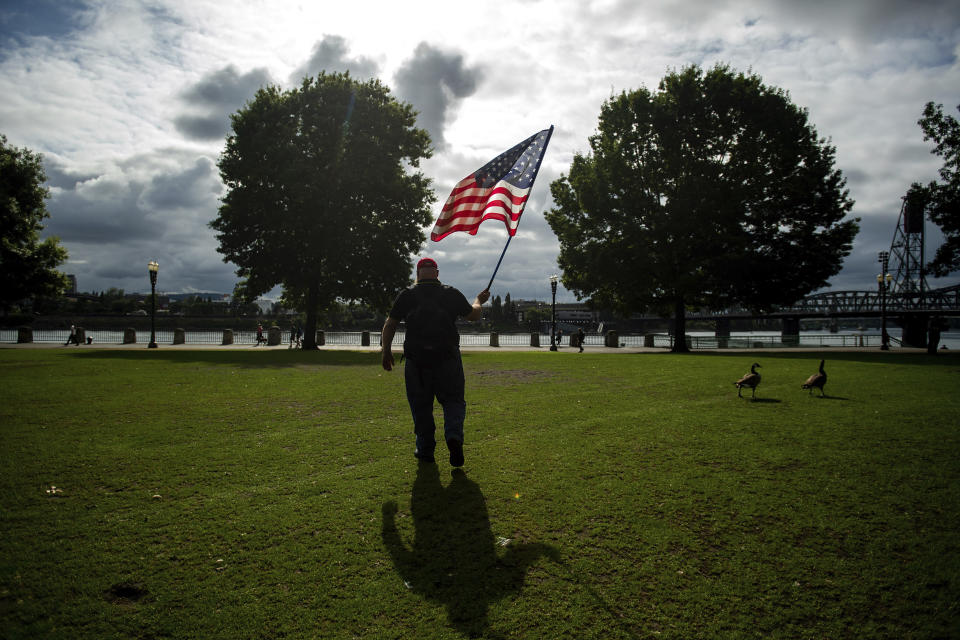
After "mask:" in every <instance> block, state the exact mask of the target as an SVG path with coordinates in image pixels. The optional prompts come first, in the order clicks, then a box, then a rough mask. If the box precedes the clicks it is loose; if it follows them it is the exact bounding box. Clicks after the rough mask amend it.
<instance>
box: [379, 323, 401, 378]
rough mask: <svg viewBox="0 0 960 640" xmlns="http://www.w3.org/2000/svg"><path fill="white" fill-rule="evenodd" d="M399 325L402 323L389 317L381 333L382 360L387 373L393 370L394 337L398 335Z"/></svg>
mask: <svg viewBox="0 0 960 640" xmlns="http://www.w3.org/2000/svg"><path fill="white" fill-rule="evenodd" d="M398 324H400V323H399V322H398V321H397V319H396V318H390V317H388V318H387V321H386V322H384V323H383V330H382V331H381V332H380V350H381V357H380V359H381V363H382V364H383V368H384V370H385V371H391V370H393V336H395V335H396V333H397V325H398Z"/></svg>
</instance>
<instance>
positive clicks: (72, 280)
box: [66, 273, 77, 295]
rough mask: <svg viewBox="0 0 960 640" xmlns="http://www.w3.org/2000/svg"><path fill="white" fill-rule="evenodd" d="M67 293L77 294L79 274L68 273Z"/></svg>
mask: <svg viewBox="0 0 960 640" xmlns="http://www.w3.org/2000/svg"><path fill="white" fill-rule="evenodd" d="M66 294H67V295H77V276H75V275H74V274H72V273H68V274H67V291H66Z"/></svg>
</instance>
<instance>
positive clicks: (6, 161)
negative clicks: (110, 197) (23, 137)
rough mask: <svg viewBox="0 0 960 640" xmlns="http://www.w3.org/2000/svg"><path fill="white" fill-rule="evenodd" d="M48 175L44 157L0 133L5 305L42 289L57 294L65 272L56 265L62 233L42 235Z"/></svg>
mask: <svg viewBox="0 0 960 640" xmlns="http://www.w3.org/2000/svg"><path fill="white" fill-rule="evenodd" d="M46 180H47V176H46V173H45V172H44V170H43V162H42V158H41V156H40V155H39V154H36V153H33V152H32V151H30V150H29V149H18V148H16V147H9V146H7V138H6V136H3V135H0V306H2V307H3V308H7V307H9V306H10V305H11V304H13V303H15V302H18V301H20V300H23V299H25V298H29V297H32V296H37V295H58V294H60V293H61V292H62V291H63V290H64V288H65V287H66V277H65V276H64V275H63V274H62V273H60V272H59V271H56V270H55V269H56V267H58V266H59V265H60V264H62V263H63V262H65V261H66V259H67V250H66V249H64V248H63V247H62V246H61V245H60V241H59V240H58V239H57V238H46V239H44V240H42V241H41V240H40V232H41V231H42V230H43V219H44V218H47V217H49V216H50V214H49V213H48V212H47V207H46V204H45V202H44V201H45V200H46V198H47V196H48V192H47V189H46V187H44V186H43V183H44V182H46Z"/></svg>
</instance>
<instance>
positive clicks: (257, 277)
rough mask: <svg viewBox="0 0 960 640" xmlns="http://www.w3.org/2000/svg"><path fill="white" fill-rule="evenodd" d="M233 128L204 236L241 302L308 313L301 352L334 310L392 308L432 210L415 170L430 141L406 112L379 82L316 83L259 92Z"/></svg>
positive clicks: (337, 77) (335, 78)
mask: <svg viewBox="0 0 960 640" xmlns="http://www.w3.org/2000/svg"><path fill="white" fill-rule="evenodd" d="M231 119H232V126H233V133H232V134H231V135H230V136H229V137H228V139H227V145H226V149H225V151H224V152H223V154H222V155H221V157H220V160H219V167H220V175H221V177H222V179H223V181H224V183H225V184H226V186H227V189H228V192H227V194H226V195H225V196H224V198H223V200H222V203H221V206H220V210H219V213H218V216H217V218H216V219H215V220H213V222H211V227H213V229H215V230H216V231H217V232H218V233H217V238H218V240H219V241H220V247H219V249H218V251H219V252H220V253H222V254H223V256H224V261H226V262H232V263H233V264H235V265H237V267H238V269H237V275H239V276H240V277H241V278H242V281H241V287H240V291H241V292H242V293H243V294H244V296H245V297H246V298H247V299H252V298H253V297H255V296H257V295H262V294H263V293H266V292H267V291H269V290H270V289H272V288H273V287H275V286H276V285H278V284H280V285H282V286H283V304H284V306H286V307H289V308H294V309H298V310H301V311H305V312H306V323H305V325H306V326H305V334H306V335H305V338H306V339H305V341H304V348H313V347H314V346H315V336H316V326H317V317H318V313H319V312H320V311H322V310H324V309H327V308H329V307H330V306H331V305H332V304H333V303H334V302H335V301H337V300H344V301H363V302H366V303H369V304H371V305H372V306H374V307H376V308H378V309H384V308H386V307H388V306H389V304H390V302H391V301H392V298H393V296H394V295H395V293H396V291H397V290H398V289H400V288H402V287H404V286H406V285H407V284H408V283H409V281H410V273H411V268H412V265H411V264H410V258H409V256H410V254H411V253H413V252H415V251H416V250H417V249H418V248H419V247H420V245H421V244H422V243H423V242H424V240H425V237H424V234H423V231H422V228H423V227H424V226H426V225H427V224H428V223H429V222H430V220H431V211H430V208H429V207H430V204H431V203H432V202H433V200H434V194H433V191H432V189H431V188H430V182H429V180H428V179H427V178H426V177H424V175H423V174H422V173H421V172H419V171H417V170H416V169H417V167H418V166H419V161H420V159H421V158H427V157H429V155H430V148H429V146H430V138H429V136H428V134H427V133H426V132H425V131H423V130H421V129H418V128H416V126H415V121H416V120H415V119H416V115H415V113H414V111H413V110H412V108H411V107H410V106H409V105H407V104H404V103H401V102H398V101H397V100H396V99H395V98H393V97H392V96H391V94H390V92H389V90H388V89H387V88H386V87H385V86H383V85H382V84H381V83H380V82H379V81H377V80H370V81H368V82H364V83H360V82H357V81H355V80H353V79H352V78H350V76H349V75H348V74H330V75H328V74H324V73H321V74H320V75H319V76H317V77H316V78H306V79H304V81H303V83H302V84H301V86H300V87H298V88H296V89H292V90H289V91H281V90H280V89H279V88H277V87H266V88H263V89H261V90H259V91H258V92H257V93H256V95H255V96H254V98H253V100H251V101H250V102H249V103H248V104H247V105H246V106H245V107H244V108H242V109H240V110H239V111H238V112H237V113H236V114H234V115H233V116H231Z"/></svg>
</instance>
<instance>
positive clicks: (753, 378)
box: [733, 362, 761, 398]
mask: <svg viewBox="0 0 960 640" xmlns="http://www.w3.org/2000/svg"><path fill="white" fill-rule="evenodd" d="M760 368H761V367H760V365H759V364H757V363H756V362H754V363H753V365H751V367H750V373H748V374H747V375H745V376H743V377H742V378H740V379H739V380H737V381H736V382H734V383H733V384H735V385H736V387H737V397H738V398H742V397H743V396H742V395H740V394H741V393H742V392H743V388H744V387H747V388H749V389H753V395H751V396H750V397H751V398H755V397H756V395H757V385H758V384H760V374H759V373H757V369H760Z"/></svg>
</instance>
